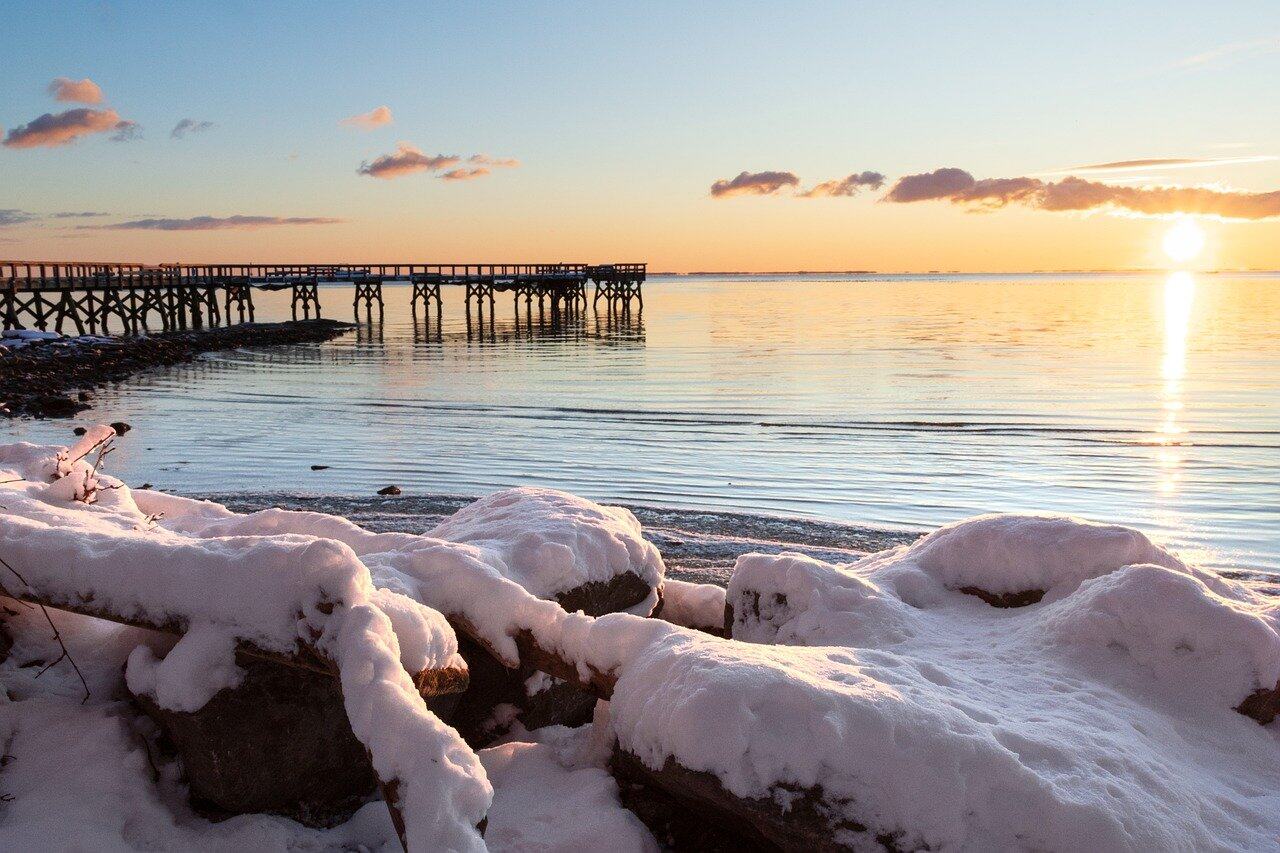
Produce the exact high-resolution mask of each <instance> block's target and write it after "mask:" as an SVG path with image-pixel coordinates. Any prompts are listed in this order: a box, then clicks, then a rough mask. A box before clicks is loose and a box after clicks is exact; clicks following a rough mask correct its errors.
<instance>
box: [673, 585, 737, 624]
mask: <svg viewBox="0 0 1280 853" xmlns="http://www.w3.org/2000/svg"><path fill="white" fill-rule="evenodd" d="M724 603H725V589H724V587H722V586H716V585H715V584H709V583H690V582H689V581H682V580H676V579H675V578H667V579H666V580H665V581H663V582H662V613H661V614H660V615H661V617H662V618H663V619H664V620H666V621H667V622H670V623H672V624H673V625H683V626H684V627H686V628H698V629H700V630H713V631H715V632H717V633H718V632H722V631H723V630H724Z"/></svg>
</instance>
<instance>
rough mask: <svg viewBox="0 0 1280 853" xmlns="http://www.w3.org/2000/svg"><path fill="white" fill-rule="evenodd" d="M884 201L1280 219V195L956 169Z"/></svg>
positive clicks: (915, 182)
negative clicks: (981, 173)
mask: <svg viewBox="0 0 1280 853" xmlns="http://www.w3.org/2000/svg"><path fill="white" fill-rule="evenodd" d="M883 200H884V201H887V202H898V203H910V202H917V201H930V200H935V201H948V202H951V203H952V204H956V205H962V206H965V207H968V208H969V209H970V210H993V209H996V208H1001V207H1006V206H1008V205H1011V204H1018V205H1023V206H1025V207H1029V208H1032V209H1035V210H1048V211H1056V212H1068V211H1079V212H1087V211H1110V212H1114V213H1121V214H1126V215H1130V216H1153V217H1160V216H1173V215H1178V214H1190V215H1197V216H1212V217H1216V218H1219V219H1238V220H1259V219H1271V218H1275V217H1280V191H1273V192H1263V193H1259V192H1244V191H1239V190H1231V189H1223V188H1218V187H1188V186H1117V185H1115V184H1109V183H1102V182H1099V181H1090V180H1086V179H1084V178H1076V177H1070V176H1069V177H1066V178H1063V179H1062V180H1060V181H1043V180H1041V179H1039V178H1034V177H1016V178H985V179H982V180H977V179H975V178H974V177H973V175H971V174H970V173H969V172H966V171H965V170H963V169H956V168H944V169H937V170H935V171H933V172H925V173H921V174H917V175H907V176H906V177H903V178H900V179H899V180H898V181H897V183H895V184H894V185H893V187H892V188H891V189H890V190H889V192H888V194H887V195H886V196H885V197H884V199H883Z"/></svg>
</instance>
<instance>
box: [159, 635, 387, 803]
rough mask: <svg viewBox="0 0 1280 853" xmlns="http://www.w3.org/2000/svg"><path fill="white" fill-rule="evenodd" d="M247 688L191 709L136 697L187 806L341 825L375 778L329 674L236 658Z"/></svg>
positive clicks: (370, 791) (220, 694) (231, 690)
mask: <svg viewBox="0 0 1280 853" xmlns="http://www.w3.org/2000/svg"><path fill="white" fill-rule="evenodd" d="M237 663H238V664H239V665H240V666H241V667H242V668H243V669H244V670H245V678H244V682H243V683H242V684H241V685H240V686H239V687H236V688H228V689H225V690H222V691H220V692H218V693H217V694H216V695H215V696H214V697H213V698H212V699H210V700H209V702H208V703H207V704H206V705H205V706H204V707H203V708H201V709H200V710H198V711H195V712H193V713H185V712H179V711H170V710H167V709H164V708H161V707H159V706H158V705H156V703H155V701H154V700H153V699H151V698H150V697H148V696H146V695H135V696H134V699H135V701H136V702H137V704H138V705H139V707H141V708H142V710H143V711H144V712H145V713H146V714H147V716H149V717H150V718H151V719H153V720H154V721H155V722H156V723H157V724H158V725H159V727H160V729H161V731H162V732H163V733H164V735H165V737H166V738H167V740H168V742H169V743H170V744H171V745H172V747H173V748H174V750H175V751H176V752H177V754H178V756H179V757H180V758H181V761H182V767H183V770H184V773H185V776H186V780H187V783H188V785H189V786H190V790H191V798H192V804H193V805H194V806H196V807H197V808H200V809H202V810H203V811H205V812H206V813H208V814H212V815H215V816H216V815H219V814H222V815H226V814H246V813H262V812H265V813H268V814H278V815H283V816H285V817H289V818H292V819H293V820H296V821H298V822H300V823H303V824H306V825H308V826H321V827H323V826H334V825H336V824H338V823H341V822H343V821H345V820H346V819H347V818H349V817H350V816H351V814H352V813H354V811H355V810H356V809H357V808H358V807H359V806H360V805H362V804H363V803H364V802H366V801H368V800H369V799H370V798H371V797H372V796H374V793H375V789H376V786H377V779H376V777H375V776H374V773H373V768H372V767H371V766H370V763H369V756H368V754H367V753H366V752H365V748H364V746H363V745H362V744H361V743H360V742H359V741H358V740H356V738H355V735H353V734H352V733H351V726H350V724H349V723H348V722H347V715H346V711H345V710H344V708H343V704H342V693H341V690H340V689H339V686H338V681H337V679H336V678H334V677H333V676H331V675H328V674H324V673H320V672H314V671H311V670H305V669H301V668H298V667H290V666H285V665H283V664H280V663H275V662H272V661H266V660H261V659H259V658H250V657H245V656H240V658H239V659H238V660H237Z"/></svg>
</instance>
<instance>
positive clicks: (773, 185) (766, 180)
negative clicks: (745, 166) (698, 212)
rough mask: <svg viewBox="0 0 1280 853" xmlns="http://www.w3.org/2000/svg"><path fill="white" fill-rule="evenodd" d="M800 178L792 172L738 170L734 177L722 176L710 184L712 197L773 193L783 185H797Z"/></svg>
mask: <svg viewBox="0 0 1280 853" xmlns="http://www.w3.org/2000/svg"><path fill="white" fill-rule="evenodd" d="M799 185H800V178H799V177H797V176H796V174H795V173H794V172H739V173H738V176H737V177H736V178H733V179H731V180H724V179H723V178H722V179H720V180H718V181H716V182H715V183H714V184H712V185H711V197H712V198H731V197H733V196H739V195H773V194H775V193H777V192H778V191H779V190H781V189H783V188H784V187H797V186H799Z"/></svg>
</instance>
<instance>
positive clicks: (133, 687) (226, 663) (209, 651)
mask: <svg viewBox="0 0 1280 853" xmlns="http://www.w3.org/2000/svg"><path fill="white" fill-rule="evenodd" d="M235 650H236V638H235V635H234V634H231V633H229V632H228V631H225V630H221V629H218V628H214V627H212V626H210V625H204V624H198V625H194V626H192V627H191V629H190V630H189V631H187V633H185V634H183V635H182V639H180V640H178V642H177V644H176V645H175V646H174V647H173V648H172V649H171V650H170V651H169V653H168V654H167V655H165V656H164V658H163V659H161V658H157V657H156V654H155V652H153V651H152V650H151V648H150V647H148V646H145V645H140V646H138V647H137V648H136V649H134V650H133V652H132V653H131V654H130V655H129V661H128V664H127V667H126V669H125V681H126V682H127V683H128V685H129V690H130V692H132V693H135V694H144V693H145V694H147V695H148V696H151V697H152V698H154V699H155V700H156V704H157V705H159V706H160V707H161V708H168V709H169V710H171V711H185V712H193V711H199V710H200V709H201V708H203V707H204V706H205V703H206V702H208V701H209V700H210V699H212V698H213V697H214V694H216V693H217V692H218V691H219V690H222V689H224V688H227V687H239V686H240V684H241V682H243V681H244V670H242V669H240V667H238V666H236V661H235Z"/></svg>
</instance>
